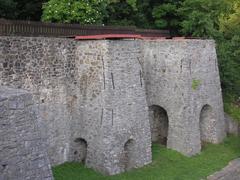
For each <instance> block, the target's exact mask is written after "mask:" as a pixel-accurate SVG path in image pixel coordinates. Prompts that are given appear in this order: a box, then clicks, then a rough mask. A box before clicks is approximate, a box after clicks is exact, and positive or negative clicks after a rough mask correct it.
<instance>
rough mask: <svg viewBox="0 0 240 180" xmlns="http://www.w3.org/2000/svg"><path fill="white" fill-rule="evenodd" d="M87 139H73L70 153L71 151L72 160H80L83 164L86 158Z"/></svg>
mask: <svg viewBox="0 0 240 180" xmlns="http://www.w3.org/2000/svg"><path fill="white" fill-rule="evenodd" d="M87 147H88V145H87V141H86V140H85V139H83V138H77V139H75V140H74V143H73V147H72V153H73V158H72V160H73V161H76V162H82V163H84V164H85V162H86V159H87Z"/></svg>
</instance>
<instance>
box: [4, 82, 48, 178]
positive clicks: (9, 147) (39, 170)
mask: <svg viewBox="0 0 240 180" xmlns="http://www.w3.org/2000/svg"><path fill="white" fill-rule="evenodd" d="M37 119H38V117H37V113H36V109H35V107H34V103H33V101H32V95H31V94H30V93H28V92H26V91H23V90H19V89H11V88H7V87H3V86H1V87H0V142H1V143H0V179H1V180H8V179H9V180H10V179H18V180H26V179H29V180H32V179H36V180H51V179H52V173H51V167H50V164H49V159H48V155H47V151H46V146H44V142H43V140H44V139H42V138H41V135H40V132H39V129H38V122H37Z"/></svg>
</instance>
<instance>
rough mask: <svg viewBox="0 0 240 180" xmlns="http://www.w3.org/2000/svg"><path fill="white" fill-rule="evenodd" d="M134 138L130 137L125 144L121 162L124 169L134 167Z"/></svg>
mask: <svg viewBox="0 0 240 180" xmlns="http://www.w3.org/2000/svg"><path fill="white" fill-rule="evenodd" d="M134 151H135V149H134V140H132V139H129V140H128V141H127V142H126V143H125V144H124V150H123V157H122V160H121V163H122V165H123V168H124V170H129V169H131V168H133V167H134V165H135V162H134Z"/></svg>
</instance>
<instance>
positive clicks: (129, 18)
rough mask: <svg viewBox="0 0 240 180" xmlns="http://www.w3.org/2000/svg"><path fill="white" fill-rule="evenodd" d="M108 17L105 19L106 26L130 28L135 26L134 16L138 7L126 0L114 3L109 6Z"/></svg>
mask: <svg viewBox="0 0 240 180" xmlns="http://www.w3.org/2000/svg"><path fill="white" fill-rule="evenodd" d="M106 10H107V16H106V17H105V18H104V24H106V25H118V26H129V25H135V21H134V16H135V11H136V5H135V4H134V1H130V3H129V2H128V1H126V0H119V1H116V0H115V1H112V2H111V3H109V4H108V6H107V9H106Z"/></svg>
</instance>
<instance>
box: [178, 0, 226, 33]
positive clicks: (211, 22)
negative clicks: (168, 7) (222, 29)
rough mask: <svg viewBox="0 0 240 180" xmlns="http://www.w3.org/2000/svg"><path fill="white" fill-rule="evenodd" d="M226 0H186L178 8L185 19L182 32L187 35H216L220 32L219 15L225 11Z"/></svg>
mask: <svg viewBox="0 0 240 180" xmlns="http://www.w3.org/2000/svg"><path fill="white" fill-rule="evenodd" d="M226 7H227V4H226V2H225V0H218V1H215V0H194V1H193V0H185V1H183V2H182V4H181V7H180V8H179V10H178V12H179V13H178V14H179V16H181V18H182V19H183V20H182V21H181V23H180V26H181V32H182V34H184V35H187V36H190V35H192V36H196V37H214V36H216V35H217V34H218V29H219V16H220V14H221V13H222V12H224V11H225V8H226Z"/></svg>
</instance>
